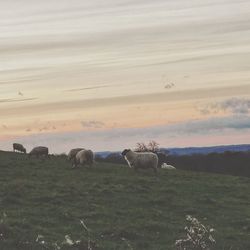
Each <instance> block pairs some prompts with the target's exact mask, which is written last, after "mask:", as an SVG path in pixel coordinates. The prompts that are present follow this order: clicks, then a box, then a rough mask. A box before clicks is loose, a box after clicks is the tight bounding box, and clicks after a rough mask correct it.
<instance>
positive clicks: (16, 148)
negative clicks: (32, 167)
mask: <svg viewBox="0 0 250 250" xmlns="http://www.w3.org/2000/svg"><path fill="white" fill-rule="evenodd" d="M13 151H14V152H15V151H19V152H23V153H24V154H26V148H25V147H24V146H23V145H22V144H20V143H13Z"/></svg>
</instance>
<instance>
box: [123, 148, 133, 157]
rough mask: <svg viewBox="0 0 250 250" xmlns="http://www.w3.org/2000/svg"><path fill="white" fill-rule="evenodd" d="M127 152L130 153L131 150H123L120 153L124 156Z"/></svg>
mask: <svg viewBox="0 0 250 250" xmlns="http://www.w3.org/2000/svg"><path fill="white" fill-rule="evenodd" d="M129 151H131V149H124V150H123V151H122V156H126V154H127V153H128V152H129Z"/></svg>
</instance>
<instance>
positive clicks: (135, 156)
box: [122, 149, 158, 173]
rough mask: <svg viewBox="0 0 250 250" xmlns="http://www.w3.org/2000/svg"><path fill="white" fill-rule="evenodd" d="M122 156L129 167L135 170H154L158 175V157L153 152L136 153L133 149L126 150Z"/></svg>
mask: <svg viewBox="0 0 250 250" xmlns="http://www.w3.org/2000/svg"><path fill="white" fill-rule="evenodd" d="M122 155H123V157H124V158H125V160H126V161H127V162H128V165H129V167H131V168H132V167H133V168H134V169H135V170H138V169H139V168H152V169H153V170H154V172H155V173H157V165H158V156H157V155H156V154H155V153H152V152H140V153H137V152H134V151H132V150H131V149H124V150H123V151H122Z"/></svg>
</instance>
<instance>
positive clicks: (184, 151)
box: [96, 144, 250, 158]
mask: <svg viewBox="0 0 250 250" xmlns="http://www.w3.org/2000/svg"><path fill="white" fill-rule="evenodd" d="M161 151H163V152H165V153H168V154H169V155H193V154H203V155H206V154H211V153H224V152H226V151H231V152H247V151H250V144H241V145H221V146H211V147H187V148H161ZM113 153H120V151H102V152H97V153H96V154H97V155H99V156H101V157H103V158H105V157H107V156H108V155H110V154H113Z"/></svg>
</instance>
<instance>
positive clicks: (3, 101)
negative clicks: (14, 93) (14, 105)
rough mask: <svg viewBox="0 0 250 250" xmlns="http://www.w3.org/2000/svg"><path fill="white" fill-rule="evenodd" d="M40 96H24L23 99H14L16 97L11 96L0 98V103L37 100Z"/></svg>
mask: <svg viewBox="0 0 250 250" xmlns="http://www.w3.org/2000/svg"><path fill="white" fill-rule="evenodd" d="M37 99H38V98H23V99H14V98H9V99H0V103H8V102H25V101H33V100H37Z"/></svg>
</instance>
